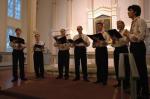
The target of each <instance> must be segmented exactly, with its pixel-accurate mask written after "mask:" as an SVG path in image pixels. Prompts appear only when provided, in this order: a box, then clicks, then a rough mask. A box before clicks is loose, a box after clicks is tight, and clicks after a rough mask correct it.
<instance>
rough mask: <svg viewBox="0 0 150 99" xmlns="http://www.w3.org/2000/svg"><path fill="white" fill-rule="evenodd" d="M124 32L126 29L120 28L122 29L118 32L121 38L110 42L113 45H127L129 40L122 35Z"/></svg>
mask: <svg viewBox="0 0 150 99" xmlns="http://www.w3.org/2000/svg"><path fill="white" fill-rule="evenodd" d="M125 32H128V30H127V29H124V30H122V31H121V32H120V34H121V36H122V38H120V39H118V40H116V41H115V42H114V43H113V44H112V46H113V47H121V46H124V45H128V43H129V40H128V38H127V37H126V36H124V35H123V34H124V33H125Z"/></svg>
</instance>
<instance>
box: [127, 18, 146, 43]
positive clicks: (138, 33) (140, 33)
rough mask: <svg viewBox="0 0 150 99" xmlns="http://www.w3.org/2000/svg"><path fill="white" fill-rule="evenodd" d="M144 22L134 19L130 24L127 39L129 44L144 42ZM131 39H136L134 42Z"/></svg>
mask: <svg viewBox="0 0 150 99" xmlns="http://www.w3.org/2000/svg"><path fill="white" fill-rule="evenodd" d="M146 28H147V24H146V22H145V21H144V20H143V19H141V18H140V17H136V18H135V19H134V20H133V21H132V24H131V28H130V34H129V38H130V40H131V42H140V41H144V39H145V35H146ZM133 37H136V38H137V40H134V39H133Z"/></svg>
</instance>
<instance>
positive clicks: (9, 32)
mask: <svg viewBox="0 0 150 99" xmlns="http://www.w3.org/2000/svg"><path fill="white" fill-rule="evenodd" d="M9 35H12V36H15V35H16V33H15V29H14V28H13V27H10V26H9V27H8V28H7V33H6V36H7V38H6V51H7V52H11V51H12V48H11V46H10V41H9Z"/></svg>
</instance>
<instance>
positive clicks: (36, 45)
mask: <svg viewBox="0 0 150 99" xmlns="http://www.w3.org/2000/svg"><path fill="white" fill-rule="evenodd" d="M34 48H40V49H42V48H44V45H38V44H35V45H34Z"/></svg>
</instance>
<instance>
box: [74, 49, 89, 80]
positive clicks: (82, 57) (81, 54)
mask: <svg viewBox="0 0 150 99" xmlns="http://www.w3.org/2000/svg"><path fill="white" fill-rule="evenodd" d="M74 59H75V76H76V78H80V61H81V65H82V73H83V79H85V80H86V79H87V78H88V74H87V55H86V47H75V49H74Z"/></svg>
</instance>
